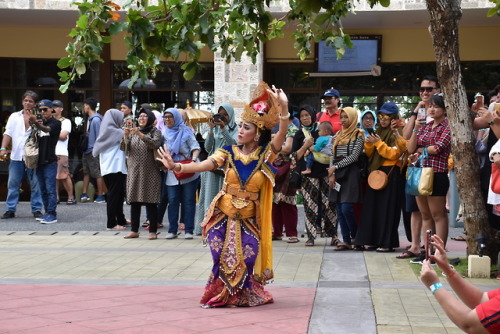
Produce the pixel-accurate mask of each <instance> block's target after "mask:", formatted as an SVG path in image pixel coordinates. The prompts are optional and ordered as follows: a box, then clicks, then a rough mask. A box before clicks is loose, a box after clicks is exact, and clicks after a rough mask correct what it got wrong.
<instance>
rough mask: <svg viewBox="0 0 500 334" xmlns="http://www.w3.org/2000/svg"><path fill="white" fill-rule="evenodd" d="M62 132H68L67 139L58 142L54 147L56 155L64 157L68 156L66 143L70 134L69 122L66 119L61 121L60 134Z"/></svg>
mask: <svg viewBox="0 0 500 334" xmlns="http://www.w3.org/2000/svg"><path fill="white" fill-rule="evenodd" d="M63 131H68V137H67V138H66V140H58V141H57V145H56V155H66V156H68V155H69V153H68V141H69V134H70V133H71V121H70V120H69V119H67V118H64V119H63V120H62V121H61V133H62V132H63Z"/></svg>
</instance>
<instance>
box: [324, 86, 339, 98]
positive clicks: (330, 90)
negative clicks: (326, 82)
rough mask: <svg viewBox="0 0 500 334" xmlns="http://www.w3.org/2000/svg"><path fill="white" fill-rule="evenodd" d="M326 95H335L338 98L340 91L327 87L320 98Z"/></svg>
mask: <svg viewBox="0 0 500 334" xmlns="http://www.w3.org/2000/svg"><path fill="white" fill-rule="evenodd" d="M327 96H333V97H337V98H340V93H339V91H338V90H336V89H333V88H332V89H327V90H326V91H325V93H324V94H323V95H322V96H321V98H322V99H324V98H325V97H327Z"/></svg>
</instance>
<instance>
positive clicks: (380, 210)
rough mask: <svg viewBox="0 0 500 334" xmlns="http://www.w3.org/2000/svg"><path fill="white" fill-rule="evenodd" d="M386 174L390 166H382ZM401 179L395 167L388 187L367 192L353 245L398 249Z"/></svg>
mask: <svg viewBox="0 0 500 334" xmlns="http://www.w3.org/2000/svg"><path fill="white" fill-rule="evenodd" d="M379 169H380V170H382V171H384V172H385V173H386V174H387V173H389V171H390V170H391V166H381V167H380V168H379ZM402 181H403V178H402V176H401V174H400V172H399V168H398V167H397V166H396V167H395V168H394V170H393V171H392V173H391V175H389V180H388V183H387V187H385V188H384V189H382V190H373V189H372V188H370V187H369V186H368V187H367V189H366V193H365V198H364V201H363V211H362V213H361V222H360V224H359V227H358V232H357V234H356V242H355V243H356V245H370V246H376V247H381V248H397V247H399V234H398V226H399V221H400V218H401V201H402V198H403V196H404V191H403V187H402V186H401V182H402Z"/></svg>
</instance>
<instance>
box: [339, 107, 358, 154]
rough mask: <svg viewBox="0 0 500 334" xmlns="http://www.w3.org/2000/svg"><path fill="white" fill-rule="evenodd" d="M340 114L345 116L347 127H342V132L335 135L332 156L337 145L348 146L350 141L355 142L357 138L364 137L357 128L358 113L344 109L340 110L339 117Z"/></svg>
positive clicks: (350, 108)
mask: <svg viewBox="0 0 500 334" xmlns="http://www.w3.org/2000/svg"><path fill="white" fill-rule="evenodd" d="M342 112H345V113H346V114H347V118H348V119H349V125H348V126H347V127H344V126H342V130H340V131H339V132H337V134H336V135H335V141H334V142H333V147H332V153H333V155H335V152H336V150H337V146H338V145H342V146H343V145H348V144H349V143H350V142H351V141H353V140H356V138H357V137H360V136H363V135H364V132H363V130H360V129H359V128H358V111H357V110H356V109H354V108H352V107H346V108H343V109H341V110H340V113H341V115H342Z"/></svg>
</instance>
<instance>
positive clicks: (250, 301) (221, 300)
mask: <svg viewBox="0 0 500 334" xmlns="http://www.w3.org/2000/svg"><path fill="white" fill-rule="evenodd" d="M228 232H229V233H228ZM227 238H230V240H226V239H227ZM239 240H241V242H240V241H239ZM207 243H208V245H209V246H210V251H211V253H212V259H213V262H214V264H213V267H212V272H211V274H210V277H209V279H208V283H207V285H206V287H205V293H204V294H203V296H202V297H201V300H200V303H201V304H204V305H207V306H211V307H218V306H224V305H237V306H258V305H263V304H267V303H272V302H273V297H272V295H271V294H270V293H269V292H267V291H265V290H264V286H263V285H262V284H261V283H259V282H257V280H256V279H255V278H254V275H253V269H254V266H255V261H256V259H257V254H258V252H259V239H258V237H257V236H256V235H255V234H254V233H253V232H252V231H251V230H250V229H249V228H247V227H246V226H245V223H244V220H241V219H235V218H228V217H227V216H224V218H222V219H221V220H220V221H219V222H218V223H216V224H215V225H213V226H212V228H211V229H210V230H209V231H208V233H207ZM238 244H239V246H238ZM237 247H241V249H240V250H238V249H237ZM240 252H241V253H242V254H243V261H240V259H239V258H238V257H237V254H238V253H240Z"/></svg>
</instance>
